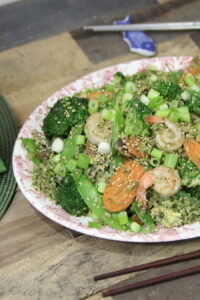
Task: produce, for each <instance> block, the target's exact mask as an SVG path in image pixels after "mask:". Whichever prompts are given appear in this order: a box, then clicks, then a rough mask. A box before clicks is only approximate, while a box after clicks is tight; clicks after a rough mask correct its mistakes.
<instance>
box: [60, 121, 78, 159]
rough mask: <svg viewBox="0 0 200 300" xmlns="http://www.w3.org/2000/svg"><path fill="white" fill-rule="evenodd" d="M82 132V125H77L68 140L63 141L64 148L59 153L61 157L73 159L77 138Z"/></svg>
mask: <svg viewBox="0 0 200 300" xmlns="http://www.w3.org/2000/svg"><path fill="white" fill-rule="evenodd" d="M82 131H83V125H82V124H78V125H76V126H74V127H73V128H72V130H71V132H70V134H69V136H68V138H67V139H66V140H65V141H64V147H63V150H62V151H61V153H60V154H61V156H64V157H65V158H67V159H70V158H73V157H74V155H75V153H76V149H77V147H78V146H77V143H76V142H77V136H78V135H81V133H82Z"/></svg>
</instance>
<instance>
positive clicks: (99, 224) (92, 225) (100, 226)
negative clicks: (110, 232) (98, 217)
mask: <svg viewBox="0 0 200 300" xmlns="http://www.w3.org/2000/svg"><path fill="white" fill-rule="evenodd" d="M88 226H89V227H90V228H96V229H100V228H102V224H101V223H100V222H89V223H88Z"/></svg>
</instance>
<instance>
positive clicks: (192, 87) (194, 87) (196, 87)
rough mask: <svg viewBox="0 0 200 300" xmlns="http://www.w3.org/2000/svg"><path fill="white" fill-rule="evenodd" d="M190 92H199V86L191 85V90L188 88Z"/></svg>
mask: <svg viewBox="0 0 200 300" xmlns="http://www.w3.org/2000/svg"><path fill="white" fill-rule="evenodd" d="M190 89H191V90H192V91H195V92H199V91H200V88H199V86H198V85H196V84H193V86H191V88H190Z"/></svg>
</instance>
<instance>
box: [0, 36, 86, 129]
mask: <svg viewBox="0 0 200 300" xmlns="http://www.w3.org/2000/svg"><path fill="white" fill-rule="evenodd" d="M90 65H91V63H90V62H89V60H88V59H87V57H86V56H85V54H84V53H83V52H82V50H81V49H80V48H79V47H78V46H77V44H76V42H75V41H74V40H73V39H72V38H71V36H70V34H68V33H64V34H60V35H58V36H56V37H52V38H48V39H45V40H43V41H40V42H33V43H30V44H27V45H25V46H22V47H18V48H14V49H11V50H8V51H5V52H1V53H0V68H1V70H3V72H1V73H0V91H1V93H2V94H3V95H4V96H5V98H6V99H7V101H8V103H9V105H10V107H11V109H12V111H13V113H14V116H15V118H16V120H17V124H18V125H19V126H21V125H22V123H23V122H24V121H25V120H26V118H27V117H28V115H29V114H30V113H31V112H32V111H33V110H34V109H35V108H36V107H37V106H38V105H39V104H40V103H41V102H42V101H43V100H45V99H46V98H47V97H49V96H50V95H51V94H52V93H53V92H55V91H56V90H58V89H60V88H61V87H63V86H65V85H66V84H67V83H69V82H70V81H73V80H75V79H76V78H78V77H80V76H82V75H83V74H85V73H87V72H88V67H89V66H90ZM19 103H20V105H19ZM22 107H23V110H22Z"/></svg>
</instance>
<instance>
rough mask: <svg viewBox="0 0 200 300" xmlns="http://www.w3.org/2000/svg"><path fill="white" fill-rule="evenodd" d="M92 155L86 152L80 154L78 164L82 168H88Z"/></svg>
mask: <svg viewBox="0 0 200 300" xmlns="http://www.w3.org/2000/svg"><path fill="white" fill-rule="evenodd" d="M89 164H90V157H89V156H88V155H87V154H85V153H80V154H79V156H78V166H79V167H80V168H82V169H88V166H89Z"/></svg>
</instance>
